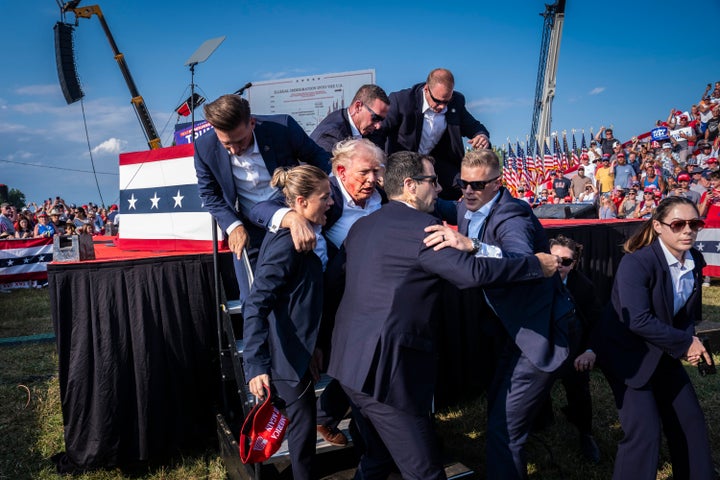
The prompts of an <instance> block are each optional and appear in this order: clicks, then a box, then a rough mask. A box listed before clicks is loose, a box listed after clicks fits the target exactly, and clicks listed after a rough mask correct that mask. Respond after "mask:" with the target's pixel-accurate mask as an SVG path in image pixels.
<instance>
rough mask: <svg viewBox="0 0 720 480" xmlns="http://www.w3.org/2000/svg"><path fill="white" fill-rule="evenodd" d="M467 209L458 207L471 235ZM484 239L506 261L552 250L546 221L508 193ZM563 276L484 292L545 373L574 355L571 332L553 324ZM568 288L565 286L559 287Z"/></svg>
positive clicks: (518, 342) (494, 211)
mask: <svg viewBox="0 0 720 480" xmlns="http://www.w3.org/2000/svg"><path fill="white" fill-rule="evenodd" d="M466 211H467V207H466V206H465V204H464V203H463V202H460V204H459V206H458V231H459V232H460V233H463V234H464V235H467V232H468V225H469V223H470V221H469V220H468V219H466V218H465V212H466ZM480 240H481V241H482V242H484V243H487V244H488V245H494V246H497V247H500V248H501V249H502V251H503V256H504V257H517V256H524V255H531V254H533V253H537V252H546V253H547V252H548V251H549V247H548V242H547V238H546V236H545V230H544V229H543V227H542V225H541V224H540V221H539V220H538V219H537V217H536V216H535V214H534V213H533V211H532V208H531V207H530V205H528V204H527V203H526V202H523V201H522V200H518V199H516V198H513V196H512V195H510V193H509V192H508V191H507V190H506V189H505V188H502V189H501V190H500V198H499V199H498V200H497V201H496V202H495V204H494V205H493V207H492V209H491V210H490V213H489V215H488V217H487V219H486V220H485V224H484V226H483V229H482V230H481V232H480ZM557 282H560V278H559V276H558V275H556V276H555V277H553V278H541V279H538V280H536V281H533V282H526V283H523V284H515V285H510V286H507V287H504V288H495V287H487V288H484V292H485V295H486V297H487V299H488V300H489V302H490V304H491V305H492V308H493V310H494V311H495V313H496V314H497V316H498V318H499V319H500V322H501V323H502V324H503V326H504V327H505V330H506V331H507V332H508V334H509V335H510V336H511V337H512V338H513V340H514V341H515V344H516V345H517V346H518V347H519V348H520V350H521V351H522V352H523V353H524V354H525V356H526V357H527V358H528V359H529V360H530V361H531V362H532V363H533V365H535V367H537V368H538V369H539V370H542V371H544V372H552V371H554V370H556V369H557V368H558V367H560V366H561V365H562V363H563V362H564V361H565V359H566V358H567V357H568V354H569V345H568V338H567V336H568V332H567V331H566V328H564V327H563V326H560V325H556V324H554V322H553V316H552V313H553V310H552V308H553V299H554V298H555V292H556V289H557V288H558V286H559V285H558V283H557ZM559 287H560V288H562V287H561V286H559Z"/></svg>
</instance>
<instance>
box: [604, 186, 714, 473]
mask: <svg viewBox="0 0 720 480" xmlns="http://www.w3.org/2000/svg"><path fill="white" fill-rule="evenodd" d="M703 226H704V223H703V221H702V220H701V219H700V215H699V213H698V210H697V207H696V205H695V204H694V203H693V202H692V201H690V200H688V199H686V198H683V197H669V198H666V199H665V200H663V201H662V202H661V203H660V204H659V205H658V207H657V208H656V210H655V211H654V212H653V215H652V217H651V218H650V219H648V220H647V222H646V223H645V225H644V226H643V227H642V229H641V230H640V231H639V232H638V233H637V234H636V235H634V236H633V237H631V238H630V239H629V240H628V241H627V242H626V243H625V251H626V252H627V253H628V254H627V255H625V256H624V257H623V258H622V260H621V261H620V265H619V267H618V270H617V274H616V276H615V283H614V285H613V291H612V298H611V305H610V308H608V310H607V311H606V315H605V316H604V318H603V321H602V323H601V325H600V326H599V328H598V329H597V334H598V337H599V338H598V345H597V348H596V350H597V355H598V356H597V360H598V363H599V364H600V366H601V368H602V369H603V372H604V373H605V376H606V377H607V379H608V382H609V383H610V387H611V388H612V391H613V395H614V396H615V403H616V405H617V408H618V413H619V417H620V423H621V425H622V428H623V432H624V434H625V436H624V437H623V439H622V440H621V441H620V444H619V445H618V452H617V457H616V459H615V471H614V475H613V478H614V479H615V480H621V479H628V480H630V479H631V480H644V479H647V480H650V479H652V480H654V479H655V478H656V475H657V464H658V457H659V451H660V440H661V427H662V430H663V431H664V432H665V436H666V438H667V443H668V447H669V450H670V457H671V460H672V464H673V478H674V479H675V480H681V479H692V480H702V479H712V478H715V474H714V471H713V464H712V458H711V455H710V444H709V440H708V432H707V427H706V423H705V417H704V415H703V412H702V410H701V409H700V404H699V402H698V399H697V396H696V395H695V390H694V388H693V386H692V384H691V383H690V378H689V377H688V374H687V372H686V371H685V368H684V367H683V365H682V363H681V362H680V360H681V359H684V360H687V361H688V362H689V363H690V364H692V365H697V364H698V363H699V362H700V361H701V360H705V361H707V362H710V361H711V360H710V358H709V354H708V353H707V351H706V350H705V347H704V346H703V344H702V342H701V341H700V340H699V339H698V337H696V336H695V323H696V322H697V321H699V320H700V315H701V307H702V302H701V298H700V297H701V291H702V289H701V288H699V281H701V278H702V277H701V276H700V275H701V272H702V267H703V266H704V265H705V262H704V260H703V257H702V254H701V253H700V252H699V251H698V250H696V249H695V248H693V244H694V243H695V238H696V236H697V232H698V230H699V229H700V228H702V227H703Z"/></svg>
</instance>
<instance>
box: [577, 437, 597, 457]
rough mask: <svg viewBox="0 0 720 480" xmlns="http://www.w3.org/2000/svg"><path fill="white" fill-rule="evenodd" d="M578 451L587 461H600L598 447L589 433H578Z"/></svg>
mask: <svg viewBox="0 0 720 480" xmlns="http://www.w3.org/2000/svg"><path fill="white" fill-rule="evenodd" d="M580 451H581V452H582V454H583V457H585V459H586V460H588V461H589V462H592V463H600V448H598V446H597V443H595V439H594V438H593V436H592V435H590V434H589V433H581V434H580Z"/></svg>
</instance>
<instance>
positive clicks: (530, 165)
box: [525, 139, 537, 192]
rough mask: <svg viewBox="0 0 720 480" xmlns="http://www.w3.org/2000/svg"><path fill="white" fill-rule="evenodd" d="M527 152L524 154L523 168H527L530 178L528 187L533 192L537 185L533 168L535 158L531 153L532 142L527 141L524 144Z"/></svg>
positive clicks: (535, 169) (535, 171)
mask: <svg viewBox="0 0 720 480" xmlns="http://www.w3.org/2000/svg"><path fill="white" fill-rule="evenodd" d="M526 145H527V152H525V166H526V167H527V170H528V174H529V176H530V186H531V187H532V189H533V192H534V191H535V187H536V184H537V167H536V166H535V157H534V155H533V151H532V147H533V145H532V142H531V141H530V140H529V139H528V140H527V142H526Z"/></svg>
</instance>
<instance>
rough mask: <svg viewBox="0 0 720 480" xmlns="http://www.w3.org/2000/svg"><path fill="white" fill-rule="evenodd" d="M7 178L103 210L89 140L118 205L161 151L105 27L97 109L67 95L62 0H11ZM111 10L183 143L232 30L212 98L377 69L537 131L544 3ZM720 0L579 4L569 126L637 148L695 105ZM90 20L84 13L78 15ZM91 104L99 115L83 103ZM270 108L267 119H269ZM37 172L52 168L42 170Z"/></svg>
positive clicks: (0, 152)
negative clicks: (656, 127) (430, 82)
mask: <svg viewBox="0 0 720 480" xmlns="http://www.w3.org/2000/svg"><path fill="white" fill-rule="evenodd" d="M0 3H1V4H2V6H3V8H2V10H3V16H4V18H5V27H4V28H3V29H1V30H0V42H2V45H3V49H2V53H0V60H1V64H2V71H3V75H2V82H0V183H4V184H6V185H8V186H9V187H11V188H17V189H19V190H21V191H23V192H24V193H25V194H26V197H27V199H28V200H29V201H38V202H39V201H40V200H42V199H43V198H46V197H49V196H52V197H54V196H55V195H61V196H62V197H63V198H65V200H66V201H68V202H74V203H86V202H88V201H93V202H97V203H100V201H101V199H100V194H99V193H98V189H97V187H96V185H95V178H94V176H93V175H92V174H91V173H87V172H89V171H91V170H92V166H91V162H90V154H89V152H88V139H87V138H86V135H85V127H84V123H83V110H84V115H85V116H86V118H87V122H88V124H87V125H88V126H87V129H88V135H89V143H90V147H91V148H92V149H93V159H94V162H95V168H96V170H97V171H98V172H101V173H102V174H101V175H98V181H99V184H100V190H101V192H102V198H103V200H104V202H105V204H108V205H109V204H111V203H115V202H117V200H118V177H117V171H118V166H117V165H118V154H119V153H121V152H131V151H138V150H144V149H146V148H147V147H146V143H145V138H144V135H143V132H142V129H141V127H140V124H139V122H138V121H137V119H136V118H135V114H134V112H133V110H132V108H131V106H130V94H129V92H128V89H127V86H126V84H125V82H124V80H123V78H122V75H121V73H120V70H119V68H118V66H117V64H116V63H115V60H114V59H113V56H112V52H111V49H110V45H109V44H108V42H107V40H106V38H105V36H104V34H103V32H102V29H101V27H100V23H99V22H98V20H97V18H92V19H80V24H79V26H78V28H77V29H76V31H75V55H76V63H77V70H78V73H79V76H80V80H81V83H82V86H83V90H84V92H85V98H84V100H83V103H84V105H81V103H80V102H77V103H74V104H72V105H67V104H66V103H65V100H64V98H63V96H62V92H61V90H60V86H59V82H58V78H57V72H56V65H55V52H54V42H53V25H54V24H55V22H56V21H58V20H59V19H60V14H59V8H58V7H57V4H56V2H55V1H54V0H26V1H23V2H10V1H9V0H0ZM96 3H97V4H99V5H100V7H101V8H102V10H103V13H104V14H105V18H106V20H107V22H108V24H109V25H110V29H111V31H112V33H113V35H114V37H115V40H116V42H117V44H118V47H119V49H120V51H121V52H122V53H124V54H125V58H126V61H127V64H128V66H129V68H130V72H131V73H132V75H133V77H134V79H135V83H136V84H137V86H138V89H139V91H140V93H141V94H142V96H143V97H144V99H145V102H146V104H147V106H148V107H149V109H150V112H151V115H152V117H153V119H154V121H155V125H156V127H157V129H158V130H159V131H160V136H161V139H162V141H163V144H165V145H169V144H170V143H171V139H172V132H173V128H174V124H175V121H176V118H177V117H176V114H175V113H174V108H175V107H176V106H177V105H178V104H179V103H181V101H182V100H184V99H185V98H187V96H188V95H189V84H190V73H189V70H188V68H187V67H186V66H184V64H185V61H186V60H187V59H188V58H189V57H190V55H191V54H192V53H193V52H194V51H195V50H196V49H197V48H198V47H199V46H200V45H201V44H202V43H203V42H204V41H205V40H207V39H209V38H214V37H219V36H223V35H224V36H226V37H227V38H226V39H225V41H224V43H222V45H220V47H219V48H218V49H217V50H216V51H215V53H214V54H213V55H212V56H211V57H210V58H209V59H208V61H207V62H205V63H202V64H200V65H198V67H197V69H196V75H195V83H196V84H197V86H198V91H199V92H200V93H201V94H203V95H204V96H206V97H207V98H208V99H211V100H212V99H214V98H216V97H218V96H220V95H222V94H225V93H229V92H233V91H235V90H237V89H238V88H240V87H241V86H242V85H244V84H245V83H247V82H250V81H261V80H269V79H274V78H284V77H297V76H305V75H313V74H322V73H331V72H344V71H353V70H364V69H369V68H374V69H375V71H376V77H377V83H378V84H379V85H380V86H382V87H383V88H384V89H385V90H386V91H387V92H388V93H390V92H392V91H395V90H399V89H402V88H406V87H409V86H411V85H412V84H414V83H418V82H421V81H423V80H424V78H425V77H426V75H427V73H428V72H429V71H430V70H431V69H432V68H435V67H445V68H449V69H450V70H452V71H453V73H454V74H455V79H456V89H457V90H458V91H461V92H462V93H464V94H465V97H466V99H467V101H468V107H469V109H470V111H471V112H472V113H473V114H474V115H475V117H476V118H478V119H479V120H480V121H482V122H483V123H484V124H485V125H486V126H487V127H488V129H489V130H490V133H491V139H492V140H493V142H494V143H496V144H502V143H505V142H506V140H507V138H508V137H510V139H511V140H512V141H515V139H516V138H519V139H520V140H521V141H523V140H524V139H525V136H526V135H528V134H529V133H530V126H531V121H532V118H531V115H532V102H533V99H534V95H535V82H536V78H537V67H538V58H539V54H540V42H541V34H542V18H541V17H540V15H539V13H541V12H543V11H544V9H545V4H544V3H543V2H542V1H535V0H505V1H503V2H478V1H474V2H466V1H448V2H430V1H424V0H419V1H413V2H378V1H375V0H367V1H365V2H352V3H351V2H336V1H332V2H330V1H327V2H325V1H310V0H306V1H304V2H289V1H285V0H275V1H272V2H248V1H234V2H189V1H185V0H175V1H172V2H170V1H140V0H124V1H117V0H116V1H105V2H93V1H92V0H87V1H85V0H84V1H83V2H82V3H81V5H93V4H96ZM719 17H720V2H717V1H716V0H711V1H708V0H703V1H700V0H686V1H684V2H676V1H667V0H657V1H654V2H627V1H624V2H620V1H616V0H607V1H605V2H589V1H585V0H567V7H566V16H565V25H564V29H563V37H562V44H561V48H560V58H559V66H558V74H557V93H556V97H555V101H554V103H553V123H552V129H553V130H554V131H562V130H567V131H568V134H569V133H570V131H571V129H573V128H574V129H577V130H578V133H577V135H578V142H579V141H580V130H581V129H585V132H586V135H587V134H589V130H590V128H591V127H593V129H594V130H595V131H597V129H598V128H599V127H600V125H610V124H612V125H614V127H615V132H616V136H617V137H618V138H620V139H622V140H626V139H628V138H629V137H631V136H632V135H635V134H637V133H641V132H644V131H647V130H649V129H650V128H651V127H652V125H653V123H654V121H655V120H657V119H658V118H663V119H664V118H666V117H667V115H668V112H669V110H670V109H671V108H681V109H683V110H686V109H689V107H690V105H691V104H693V103H696V102H697V101H698V99H699V97H700V95H701V94H702V92H703V89H704V86H705V85H706V84H707V83H709V82H714V81H716V80H720V57H718V55H717V48H716V47H715V48H713V43H712V41H711V38H713V32H714V31H713V28H712V21H711V20H709V19H713V18H714V19H717V18H719ZM72 20H74V16H73V15H69V16H68V21H72ZM83 107H84V108H83ZM257 113H262V112H257ZM37 165H41V167H38V166H37Z"/></svg>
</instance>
